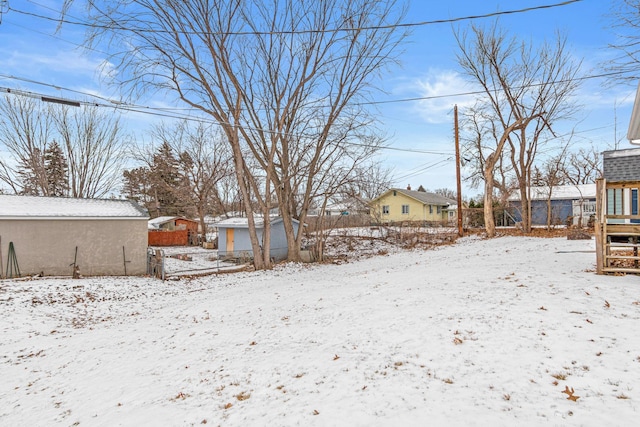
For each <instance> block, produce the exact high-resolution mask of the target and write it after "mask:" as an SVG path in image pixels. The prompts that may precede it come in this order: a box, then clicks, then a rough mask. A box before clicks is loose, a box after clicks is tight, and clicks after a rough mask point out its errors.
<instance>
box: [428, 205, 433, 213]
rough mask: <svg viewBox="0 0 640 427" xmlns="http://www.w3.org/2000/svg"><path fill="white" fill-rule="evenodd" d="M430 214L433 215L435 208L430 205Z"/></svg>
mask: <svg viewBox="0 0 640 427" xmlns="http://www.w3.org/2000/svg"><path fill="white" fill-rule="evenodd" d="M429 213H430V214H432V213H433V206H432V205H429Z"/></svg>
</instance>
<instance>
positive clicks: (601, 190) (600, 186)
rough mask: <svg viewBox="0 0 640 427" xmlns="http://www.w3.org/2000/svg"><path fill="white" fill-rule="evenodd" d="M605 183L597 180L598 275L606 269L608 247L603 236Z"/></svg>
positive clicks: (595, 227) (596, 233)
mask: <svg viewBox="0 0 640 427" xmlns="http://www.w3.org/2000/svg"><path fill="white" fill-rule="evenodd" d="M605 188H606V185H605V181H604V179H602V178H600V179H597V180H596V220H595V223H594V231H595V235H596V273H597V274H602V273H603V271H602V269H603V267H604V252H605V247H606V242H605V241H604V239H605V238H606V236H604V235H603V234H604V233H603V229H602V227H603V221H605V218H604V214H603V213H604V210H603V205H604V200H603V198H604V197H606V193H605V191H606V190H605Z"/></svg>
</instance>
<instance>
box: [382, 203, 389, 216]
mask: <svg viewBox="0 0 640 427" xmlns="http://www.w3.org/2000/svg"><path fill="white" fill-rule="evenodd" d="M382 215H389V205H384V206H382Z"/></svg>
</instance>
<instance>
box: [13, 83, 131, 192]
mask: <svg viewBox="0 0 640 427" xmlns="http://www.w3.org/2000/svg"><path fill="white" fill-rule="evenodd" d="M0 112H1V113H2V117H0V140H2V142H3V143H4V145H5V147H6V148H7V150H8V152H9V154H10V158H5V159H0V180H2V181H3V182H4V183H6V184H7V185H9V186H10V188H11V189H12V190H13V192H14V193H22V194H25V193H28V194H34V195H42V196H53V195H61V194H64V195H70V196H72V197H81V198H82V197H85V198H98V197H103V196H105V195H107V194H108V193H109V192H112V191H115V189H116V187H117V183H118V179H119V173H120V167H121V164H122V161H123V158H124V157H123V153H124V146H125V143H126V140H125V138H124V136H123V134H122V130H121V128H120V127H119V124H118V119H117V118H114V117H113V116H111V115H109V114H106V113H103V112H100V111H98V109H97V107H86V106H85V107H80V108H78V109H74V110H71V108H70V107H67V106H61V105H45V104H43V103H42V102H41V101H39V100H36V99H33V98H28V97H22V96H12V97H9V95H7V96H5V97H4V98H2V100H1V102H0ZM58 142H59V144H60V148H61V153H59V154H60V156H61V157H63V158H64V163H65V167H64V170H63V171H55V173H56V174H58V175H59V174H60V173H66V174H67V176H66V178H67V179H66V181H68V182H66V183H64V188H65V189H64V191H62V192H61V191H60V188H56V189H55V190H54V189H52V187H51V185H50V184H51V182H50V180H51V179H52V178H53V177H51V176H48V175H51V173H54V171H53V170H49V171H48V170H47V168H49V169H51V168H52V167H53V166H52V165H51V164H50V162H49V163H47V161H46V158H45V157H46V156H45V154H46V153H47V152H48V151H50V150H51V149H52V146H53V145H54V144H56V145H57V144H58ZM60 160H61V159H60ZM65 171H66V172H65ZM55 179H56V181H57V182H58V183H60V182H61V181H62V177H61V176H57V177H56V178H55Z"/></svg>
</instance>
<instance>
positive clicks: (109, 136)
mask: <svg viewBox="0 0 640 427" xmlns="http://www.w3.org/2000/svg"><path fill="white" fill-rule="evenodd" d="M54 112H55V113H54V115H53V120H54V123H55V126H56V131H57V133H58V135H60V139H61V142H62V144H63V145H64V147H65V154H66V156H67V161H68V163H69V190H70V195H71V196H72V197H80V198H100V197H104V196H106V195H107V194H109V193H110V192H113V191H114V190H115V189H116V188H117V186H118V184H119V182H120V171H121V170H122V165H123V162H124V153H125V149H126V146H127V144H128V140H127V137H126V136H125V135H124V132H123V129H122V128H121V127H120V120H119V118H118V117H117V116H114V115H112V114H108V113H106V112H104V111H100V110H99V109H98V107H95V106H84V107H81V108H79V109H78V108H73V109H72V108H71V107H66V106H63V107H60V108H56V109H55V110H54Z"/></svg>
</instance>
